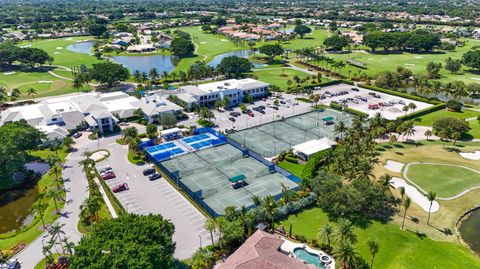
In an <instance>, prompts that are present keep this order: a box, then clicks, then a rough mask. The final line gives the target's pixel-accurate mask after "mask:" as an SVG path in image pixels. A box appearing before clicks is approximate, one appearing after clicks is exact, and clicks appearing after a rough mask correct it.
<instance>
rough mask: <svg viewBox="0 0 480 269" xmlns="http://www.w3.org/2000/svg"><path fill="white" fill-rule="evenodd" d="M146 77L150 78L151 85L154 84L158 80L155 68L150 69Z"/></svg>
mask: <svg viewBox="0 0 480 269" xmlns="http://www.w3.org/2000/svg"><path fill="white" fill-rule="evenodd" d="M148 76H149V77H150V80H151V81H152V83H155V82H156V81H157V80H158V76H159V74H158V70H157V68H155V67H154V68H152V69H150V71H149V72H148Z"/></svg>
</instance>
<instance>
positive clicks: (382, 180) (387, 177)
mask: <svg viewBox="0 0 480 269" xmlns="http://www.w3.org/2000/svg"><path fill="white" fill-rule="evenodd" d="M391 180H392V176H391V175H389V174H385V175H383V176H381V177H380V183H381V184H382V186H383V187H384V188H385V189H387V188H388V187H389V186H390V181H391Z"/></svg>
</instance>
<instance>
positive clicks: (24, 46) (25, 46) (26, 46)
mask: <svg viewBox="0 0 480 269" xmlns="http://www.w3.org/2000/svg"><path fill="white" fill-rule="evenodd" d="M31 46H32V45H30V44H28V45H23V46H20V48H29V47H31Z"/></svg>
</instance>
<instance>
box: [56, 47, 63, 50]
mask: <svg viewBox="0 0 480 269" xmlns="http://www.w3.org/2000/svg"><path fill="white" fill-rule="evenodd" d="M55 49H57V50H61V49H63V47H56V48H55Z"/></svg>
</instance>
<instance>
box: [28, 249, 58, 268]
mask: <svg viewBox="0 0 480 269" xmlns="http://www.w3.org/2000/svg"><path fill="white" fill-rule="evenodd" d="M58 257H60V254H57V253H55V254H52V258H53V259H54V260H55V259H57V258H58ZM45 266H47V258H44V259H43V260H41V261H40V262H39V263H38V264H37V265H35V268H34V269H45Z"/></svg>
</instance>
